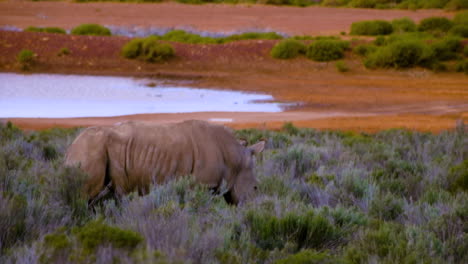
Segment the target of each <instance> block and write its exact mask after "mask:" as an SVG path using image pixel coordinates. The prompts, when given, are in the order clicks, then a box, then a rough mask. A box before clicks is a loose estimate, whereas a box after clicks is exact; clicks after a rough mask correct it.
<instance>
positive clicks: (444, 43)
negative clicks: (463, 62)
mask: <svg viewBox="0 0 468 264" xmlns="http://www.w3.org/2000/svg"><path fill="white" fill-rule="evenodd" d="M431 48H432V49H433V51H434V56H435V57H436V58H437V59H438V60H441V61H446V60H452V59H455V58H456V57H457V53H458V52H460V51H461V48H462V46H461V39H460V38H458V37H446V38H444V39H442V40H440V41H437V42H435V43H434V44H432V45H431Z"/></svg>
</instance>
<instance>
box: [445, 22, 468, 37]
mask: <svg viewBox="0 0 468 264" xmlns="http://www.w3.org/2000/svg"><path fill="white" fill-rule="evenodd" d="M449 33H450V34H452V35H456V36H460V37H463V38H468V24H467V25H456V26H454V27H453V28H452V29H451V30H450V31H449Z"/></svg>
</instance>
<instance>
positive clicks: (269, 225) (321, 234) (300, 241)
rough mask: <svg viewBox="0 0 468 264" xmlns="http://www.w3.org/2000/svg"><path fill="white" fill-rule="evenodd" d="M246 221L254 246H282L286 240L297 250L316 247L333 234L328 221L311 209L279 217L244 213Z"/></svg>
mask: <svg viewBox="0 0 468 264" xmlns="http://www.w3.org/2000/svg"><path fill="white" fill-rule="evenodd" d="M246 218H247V222H248V223H249V226H250V230H251V233H252V235H253V237H254V239H255V240H256V243H257V245H258V246H259V247H260V248H263V249H270V250H271V249H275V248H279V249H282V248H283V247H284V246H285V243H286V242H287V241H290V242H293V243H294V246H295V247H296V248H297V249H302V248H316V249H320V248H322V247H324V246H325V244H326V243H327V242H331V241H333V240H334V239H335V237H336V230H335V228H334V227H333V225H331V224H330V222H329V221H328V220H327V219H326V218H324V217H323V216H321V215H317V214H315V213H314V212H313V211H310V212H306V213H305V214H301V215H298V214H294V213H290V214H287V215H285V216H283V217H281V218H278V217H276V216H273V215H270V214H268V213H260V214H259V213H257V212H253V211H250V212H248V214H247V216H246Z"/></svg>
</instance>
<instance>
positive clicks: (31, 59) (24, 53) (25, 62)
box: [16, 49, 36, 71]
mask: <svg viewBox="0 0 468 264" xmlns="http://www.w3.org/2000/svg"><path fill="white" fill-rule="evenodd" d="M16 59H17V61H18V63H19V65H20V68H21V70H24V71H27V70H30V69H31V67H32V66H33V65H34V63H35V62H36V54H35V53H34V52H33V51H31V50H28V49H23V50H21V51H20V52H19V53H18V55H17V56H16Z"/></svg>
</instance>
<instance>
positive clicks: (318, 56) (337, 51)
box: [306, 39, 349, 61]
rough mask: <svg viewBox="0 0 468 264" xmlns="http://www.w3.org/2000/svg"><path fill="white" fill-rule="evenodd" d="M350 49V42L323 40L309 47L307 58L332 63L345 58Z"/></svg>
mask: <svg viewBox="0 0 468 264" xmlns="http://www.w3.org/2000/svg"><path fill="white" fill-rule="evenodd" d="M348 48H349V42H347V41H342V40H333V39H321V40H316V41H314V42H312V44H310V45H309V46H308V47H307V53H306V56H307V58H309V59H312V60H315V61H332V60H338V59H341V58H343V57H344V52H345V50H347V49H348Z"/></svg>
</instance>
